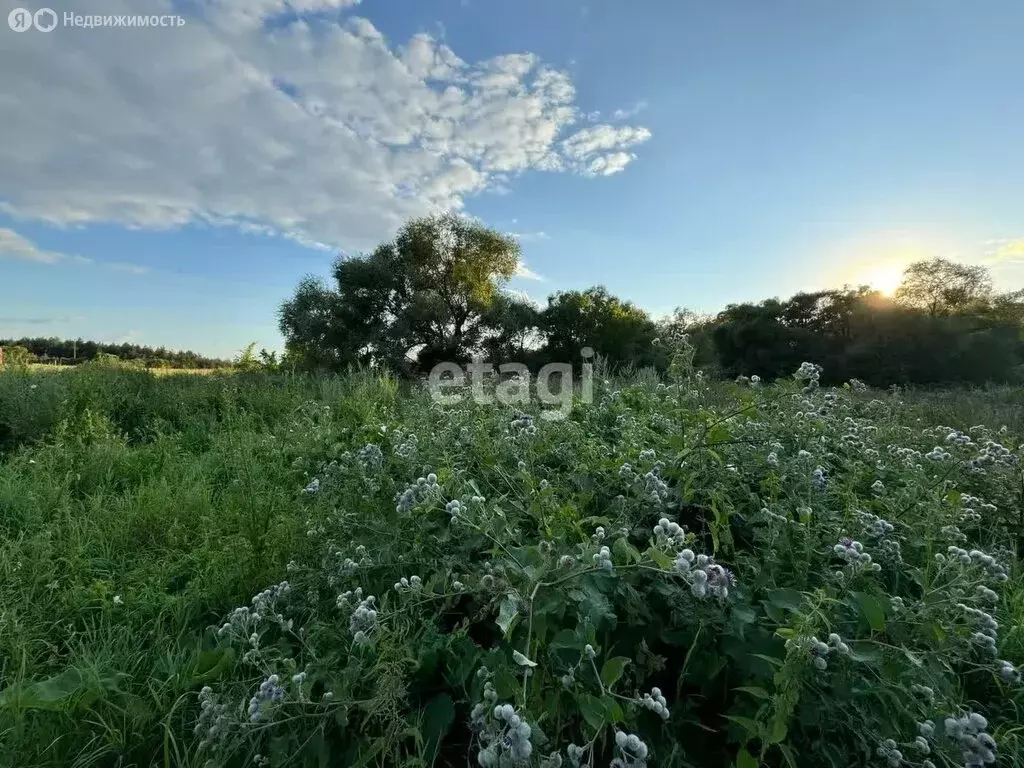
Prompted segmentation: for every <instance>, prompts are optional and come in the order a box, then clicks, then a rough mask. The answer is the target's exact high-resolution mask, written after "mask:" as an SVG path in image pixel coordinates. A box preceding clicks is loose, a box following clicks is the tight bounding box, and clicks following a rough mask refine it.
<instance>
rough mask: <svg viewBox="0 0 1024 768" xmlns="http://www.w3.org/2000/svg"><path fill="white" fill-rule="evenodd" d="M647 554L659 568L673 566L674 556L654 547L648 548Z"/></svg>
mask: <svg viewBox="0 0 1024 768" xmlns="http://www.w3.org/2000/svg"><path fill="white" fill-rule="evenodd" d="M647 555H648V557H650V558H651V560H653V561H654V563H655V565H657V566H658V567H659V568H672V558H671V557H669V556H668V555H666V554H665V553H664V552H662V551H661V550H657V549H655V548H654V547H649V548H648V549H647Z"/></svg>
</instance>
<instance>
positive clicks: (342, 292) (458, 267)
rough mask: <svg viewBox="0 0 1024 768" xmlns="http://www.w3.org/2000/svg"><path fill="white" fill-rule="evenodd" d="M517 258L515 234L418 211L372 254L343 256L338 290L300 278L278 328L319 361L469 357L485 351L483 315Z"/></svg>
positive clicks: (389, 362) (424, 364)
mask: <svg viewBox="0 0 1024 768" xmlns="http://www.w3.org/2000/svg"><path fill="white" fill-rule="evenodd" d="M518 261H519V245H518V243H517V242H516V241H515V240H514V239H513V238H512V237H509V236H507V235H503V234H501V233H500V232H497V231H495V230H493V229H489V228H488V227H485V226H483V225H482V224H479V223H477V222H475V221H472V220H470V219H468V218H465V217H462V216H459V215H456V214H452V213H447V214H443V215H437V216H428V217H425V218H420V219H414V220H412V221H410V222H408V223H407V224H406V225H405V226H403V227H402V228H401V229H400V230H399V232H398V234H397V236H396V237H395V239H394V240H393V241H390V242H386V243H382V244H381V245H379V246H377V248H376V249H375V250H374V251H373V252H372V253H371V254H369V255H367V256H362V257H358V258H340V259H338V260H337V261H336V262H335V265H334V281H335V283H336V285H337V287H336V288H335V289H331V288H328V287H327V286H326V285H324V284H323V283H322V282H321V281H318V280H315V279H313V278H306V279H305V280H303V281H302V282H301V283H300V284H299V286H298V288H297V290H296V292H295V295H294V297H293V298H292V299H291V300H290V301H287V302H285V303H284V304H283V305H282V306H281V311H280V328H281V332H282V333H283V334H284V336H285V339H286V342H287V345H288V347H289V349H292V350H294V351H295V353H296V354H298V355H299V357H300V358H301V359H302V360H303V361H304V362H305V363H306V364H307V365H309V366H311V367H317V368H335V369H337V368H342V367H345V366H348V365H352V364H368V365H381V366H387V367H390V368H393V369H408V368H411V367H415V368H419V369H420V370H429V369H430V367H431V366H432V365H433V364H434V363H435V362H438V361H440V360H453V361H463V360H466V359H468V358H469V356H470V355H471V354H472V353H473V352H476V351H479V350H480V349H481V343H482V341H483V339H484V336H485V331H486V328H485V325H484V319H485V313H486V312H487V310H488V309H489V308H490V307H491V306H492V305H493V304H494V302H495V300H496V299H497V297H498V295H499V290H500V288H501V286H502V285H503V284H504V283H505V282H506V281H507V280H508V279H509V278H511V276H512V274H513V273H514V272H515V268H516V265H517V264H518Z"/></svg>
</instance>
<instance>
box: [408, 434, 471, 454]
mask: <svg viewBox="0 0 1024 768" xmlns="http://www.w3.org/2000/svg"><path fill="white" fill-rule="evenodd" d="M471 439H472V437H470V438H469V439H466V438H463V439H462V441H463V442H469V440H471ZM419 449H420V441H419V438H418V437H416V435H408V436H407V437H406V438H405V440H404V441H402V442H401V443H399V444H398V445H397V446H396V447H395V455H396V456H398V457H400V458H403V459H406V460H412V459H415V458H416V454H417V453H418V452H419Z"/></svg>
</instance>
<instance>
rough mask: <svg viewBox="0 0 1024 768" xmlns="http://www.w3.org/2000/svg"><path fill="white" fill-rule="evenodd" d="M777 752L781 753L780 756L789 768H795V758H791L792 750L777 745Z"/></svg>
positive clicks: (783, 745) (782, 745)
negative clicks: (784, 759)
mask: <svg viewBox="0 0 1024 768" xmlns="http://www.w3.org/2000/svg"><path fill="white" fill-rule="evenodd" d="M777 746H778V748H779V751H780V752H782V756H783V757H784V758H786V763H787V764H788V765H789V768H796V758H795V757H794V756H793V750H791V749H790V748H789V747H787V746H786V745H785V744H778V745H777Z"/></svg>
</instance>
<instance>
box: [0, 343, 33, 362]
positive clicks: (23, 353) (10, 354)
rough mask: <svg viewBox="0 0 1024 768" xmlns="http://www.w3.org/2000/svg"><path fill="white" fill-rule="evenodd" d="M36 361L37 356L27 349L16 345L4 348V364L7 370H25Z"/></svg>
mask: <svg viewBox="0 0 1024 768" xmlns="http://www.w3.org/2000/svg"><path fill="white" fill-rule="evenodd" d="M35 361H36V356H35V355H33V354H32V352H31V351H30V350H29V349H28V348H27V347H23V346H21V345H18V344H15V345H12V346H10V347H6V346H5V347H4V354H3V362H4V367H5V368H24V367H26V366H28V365H29V364H30V363H34V362H35Z"/></svg>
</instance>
